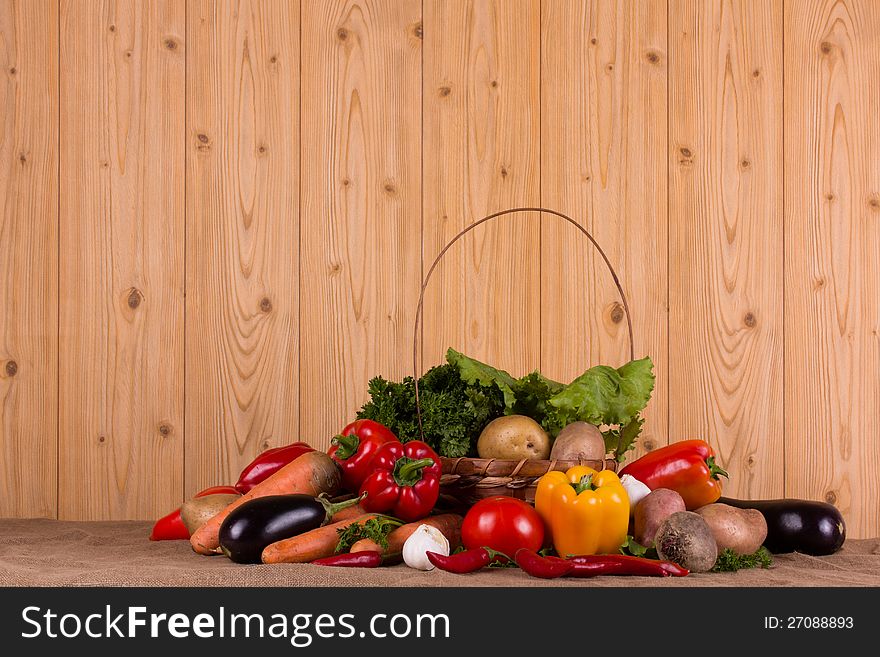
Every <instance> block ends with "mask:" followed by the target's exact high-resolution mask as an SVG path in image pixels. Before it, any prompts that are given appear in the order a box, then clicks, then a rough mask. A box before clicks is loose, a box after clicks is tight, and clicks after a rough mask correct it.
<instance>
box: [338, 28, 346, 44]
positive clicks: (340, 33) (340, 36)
mask: <svg viewBox="0 0 880 657" xmlns="http://www.w3.org/2000/svg"><path fill="white" fill-rule="evenodd" d="M336 38H337V39H339V40H340V41H346V40H347V39H348V30H346V29H345V28H344V27H340V28H339V29H338V30H336Z"/></svg>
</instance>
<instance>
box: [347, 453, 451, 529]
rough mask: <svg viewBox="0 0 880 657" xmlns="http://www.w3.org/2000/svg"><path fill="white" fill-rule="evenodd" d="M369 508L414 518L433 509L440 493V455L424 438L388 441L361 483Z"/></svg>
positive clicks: (396, 515)
mask: <svg viewBox="0 0 880 657" xmlns="http://www.w3.org/2000/svg"><path fill="white" fill-rule="evenodd" d="M360 492H361V494H364V493H366V494H367V496H366V498H365V499H364V501H363V502H361V506H362V507H363V508H364V510H366V511H370V512H375V513H388V514H389V515H393V516H394V517H396V518H400V519H401V520H405V521H406V522H412V521H414V520H418V519H419V518H424V517H425V516H426V515H428V514H429V513H430V512H431V509H433V508H434V505H435V504H436V503H437V498H438V497H440V457H439V456H437V454H436V452H434V450H433V449H431V448H430V447H428V445H426V444H425V443H423V442H422V441H420V440H412V441H410V442H408V443H406V444H405V445H402V444H401V443H399V442H396V441H395V442H390V443H385V444H384V445H382V446H381V447H379V449H378V450H377V451H376V455H375V456H374V457H373V472H372V474H370V475H369V476H368V477H367V478H366V479H364V483H363V484H361V488H360Z"/></svg>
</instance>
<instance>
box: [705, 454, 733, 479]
mask: <svg viewBox="0 0 880 657" xmlns="http://www.w3.org/2000/svg"><path fill="white" fill-rule="evenodd" d="M706 465H708V466H709V476H710V477H712V479H718V477H719V476H721V477H727V478H728V479H729V478H730V475H729V474H727V470H724V469H723V468H721V467H720V466H718V465H716V463H715V457H714V456H710V457H709V458H707V459H706Z"/></svg>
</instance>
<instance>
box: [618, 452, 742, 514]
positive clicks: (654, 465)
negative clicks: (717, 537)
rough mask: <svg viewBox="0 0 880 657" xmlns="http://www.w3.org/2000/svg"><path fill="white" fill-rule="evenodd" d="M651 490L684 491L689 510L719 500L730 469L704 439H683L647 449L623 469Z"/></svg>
mask: <svg viewBox="0 0 880 657" xmlns="http://www.w3.org/2000/svg"><path fill="white" fill-rule="evenodd" d="M625 474H628V475H630V476H632V477H635V478H636V479H638V480H639V481H641V482H642V483H643V484H645V485H646V486H647V487H648V488H650V489H651V490H656V489H658V488H670V489H672V490H674V491H675V492H676V493H678V494H679V495H681V497H682V499H683V500H684V503H685V506H686V507H687V508H688V510H689V511H691V510H693V509H699V508H700V507H701V506H706V505H707V504H712V503H713V502H717V501H718V498H719V497H721V480H720V479H719V477H726V476H727V472H725V471H724V470H722V469H721V468H720V467H718V465H716V464H715V452H714V450H713V449H712V448H711V447H709V443H707V442H706V441H705V440H683V441H681V442H679V443H672V444H671V445H667V446H666V447H661V448H660V449H655V450H654V451H653V452H648V453H647V454H645V455H644V456H643V457H642V458H640V459H636V460H635V461H633V462H632V463H630V464H629V465H628V466H626V467H625V468H624V469H623V470H621V471H620V476H623V475H625Z"/></svg>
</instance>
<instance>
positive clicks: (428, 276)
mask: <svg viewBox="0 0 880 657" xmlns="http://www.w3.org/2000/svg"><path fill="white" fill-rule="evenodd" d="M521 212H538V213H542V214H550V215H553V216H555V217H559V218H560V219H564V220H565V221H567V222H568V223H570V224H571V225H572V226H574V227H575V228H577V229H578V230H579V231H580V232H581V233H583V234H584V235H586V237H587V239H588V240H590V243H591V244H592V245H593V247H594V248H595V249H596V251H598V252H599V255H600V256H602V260H603V261H604V262H605V266H606V267H607V268H608V272H609V273H610V274H611V278H612V279H614V285H615V287H616V288H617V293H618V294H619V295H620V300H621V301H622V302H623V314H624V315H625V316H626V329H627V334H628V337H629V359H630V360H635V349H634V347H633V330H632V318H631V317H630V314H629V303H627V300H626V295H625V294H624V293H623V286H622V285H621V284H620V279H619V278H618V277H617V272H616V271H614V267H612V266H611V261H610V260H608V256H607V255H605V251H603V250H602V247H601V246H599V243H598V242H596V239H595V238H594V237H593V236H592V235H591V234H590V233H589V231H588V230H587V229H586V228H584V227H583V226H581V225H580V224H579V223H578V222H576V221H575V220H574V219H572V218H571V217H569V216H568V215H564V214H562V213H561V212H557V211H556V210H550V209H548V208H510V209H507V210H500V211H498V212H493V213H492V214H490V215H487V216H485V217H483V218H482V219H478V220H476V221H474V222H473V223H471V224H468V225H467V226H465V227H464V228H463V229H461V231H459V232H458V234H457V235H456V236H455V237H453V238H452V239H451V240H449V241H448V242H447V243H446V245H445V246H444V247H443V248H442V249H440V253H438V254H437V257H436V258H434V262H433V263H431V267H430V268H429V269H428V273H427V274H425V278H424V279H423V280H422V287H421V289H420V290H419V305H418V306H416V319H415V323H414V325H413V382H414V383H415V391H416V416H417V417H418V420H419V436H420V437H421V439H422V440H424V439H425V431H424V429H423V428H422V406H421V403H420V402H419V354H420V353H421V352H422V351H424V344H423V341H421V340H419V332H420V329H421V327H422V315H423V309H424V302H425V289H426V288H427V287H428V282H429V281H430V280H431V275H432V274H433V273H434V270H435V269H436V268H437V265H438V264H440V260H441V259H442V258H443V256H444V255H446V252H447V251H448V250H449V249H450V247H452V245H453V244H455V243H456V242H457V241H458V240H460V239H461V238H462V237H464V236H465V235H466V234H467V233H469V232H471V231H472V230H473V229H474V228H476V227H477V226H479V225H481V224H484V223H486V222H487V221H491V220H492V219H495V218H497V217H500V216H502V215H512V214H517V213H521ZM419 347H421V349H420V348H419Z"/></svg>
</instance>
